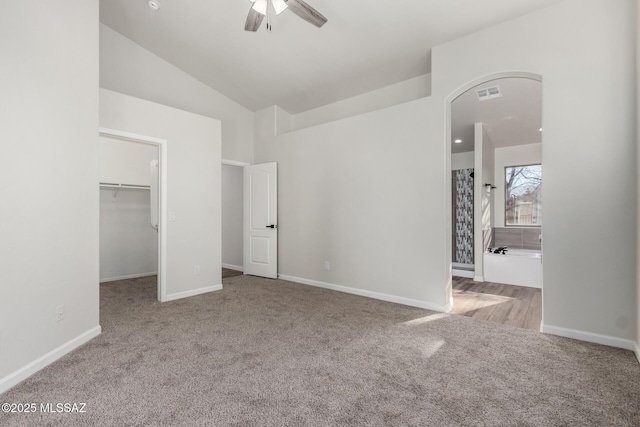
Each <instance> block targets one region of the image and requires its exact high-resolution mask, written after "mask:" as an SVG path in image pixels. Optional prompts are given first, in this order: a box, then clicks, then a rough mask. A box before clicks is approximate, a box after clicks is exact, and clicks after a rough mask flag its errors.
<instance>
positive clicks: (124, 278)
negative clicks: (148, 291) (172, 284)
mask: <svg viewBox="0 0 640 427" xmlns="http://www.w3.org/2000/svg"><path fill="white" fill-rule="evenodd" d="M157 274H158V272H157V271H152V272H150V273H140V274H129V275H127V276H119V277H107V278H105V279H100V283H106V282H115V281H116V280H127V279H137V278H138V277H148V276H156V275H157Z"/></svg>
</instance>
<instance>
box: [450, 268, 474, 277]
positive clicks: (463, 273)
mask: <svg viewBox="0 0 640 427" xmlns="http://www.w3.org/2000/svg"><path fill="white" fill-rule="evenodd" d="M451 275H452V276H458V277H466V278H467V279H473V271H470V270H457V269H455V268H454V269H452V270H451Z"/></svg>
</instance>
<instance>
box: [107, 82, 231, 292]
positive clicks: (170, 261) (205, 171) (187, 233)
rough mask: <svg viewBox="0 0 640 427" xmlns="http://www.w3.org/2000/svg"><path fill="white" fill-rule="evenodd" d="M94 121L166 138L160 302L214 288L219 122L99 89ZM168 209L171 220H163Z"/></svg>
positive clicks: (217, 243)
mask: <svg viewBox="0 0 640 427" xmlns="http://www.w3.org/2000/svg"><path fill="white" fill-rule="evenodd" d="M100 125H101V126H102V127H105V128H108V129H116V130H120V131H124V132H129V133H133V134H137V135H145V136H154V137H156V138H160V139H163V140H166V147H167V153H166V154H167V155H166V157H165V156H164V155H163V152H162V151H161V152H160V164H161V168H164V169H165V170H166V171H167V182H166V185H164V183H161V188H162V189H163V193H162V195H161V197H162V201H161V206H162V204H163V203H166V204H167V213H168V214H169V215H166V216H164V219H163V215H162V214H161V215H160V218H161V227H162V224H163V222H165V223H166V224H165V225H166V233H165V234H164V237H165V238H166V247H167V250H166V251H165V256H166V263H165V265H164V266H162V265H161V266H160V268H161V274H162V269H163V268H165V269H166V271H165V273H166V274H164V275H163V276H164V279H165V280H166V282H165V283H166V289H165V292H164V295H161V297H162V298H163V300H170V299H177V298H182V297H186V296H190V295H195V294H197V293H203V292H209V291H213V290H216V289H220V288H221V283H222V278H221V265H220V264H221V262H220V260H221V256H222V254H221V249H220V246H221V230H220V228H221V227H220V224H221V209H220V200H221V195H220V192H221V184H220V169H221V159H220V122H219V121H218V120H214V119H211V118H208V117H204V116H199V115H197V114H193V113H189V112H186V111H182V110H178V109H175V108H171V107H167V106H164V105H160V104H156V103H153V102H149V101H145V100H142V99H138V98H134V97H131V96H127V95H123V94H120V93H117V92H112V91H109V90H105V89H100ZM164 192H166V194H164ZM171 213H173V217H174V218H175V220H172V221H167V219H166V218H167V217H168V216H170V215H171ZM160 238H161V240H162V239H163V235H162V232H161V234H160ZM161 256H162V253H161ZM196 265H199V266H200V274H195V272H194V271H195V266H196Z"/></svg>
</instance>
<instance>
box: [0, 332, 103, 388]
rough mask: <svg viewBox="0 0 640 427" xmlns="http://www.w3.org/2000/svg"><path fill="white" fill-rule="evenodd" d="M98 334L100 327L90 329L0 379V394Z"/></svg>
mask: <svg viewBox="0 0 640 427" xmlns="http://www.w3.org/2000/svg"><path fill="white" fill-rule="evenodd" d="M100 332H102V328H101V327H100V325H98V326H96V327H94V328H91V329H89V330H88V331H86V332H84V333H82V334H80V335H78V336H77V337H75V338H73V339H72V340H70V341H67V342H66V343H64V344H62V345H61V346H59V347H57V348H55V349H53V350H51V351H50V352H48V353H47V354H45V355H44V356H42V357H39V358H37V359H36V360H34V361H33V362H31V363H29V364H28V365H26V366H23V367H22V368H20V369H18V370H17V371H15V372H13V373H11V374H9V375H7V376H6V377H4V378H2V379H0V394H2V393H4V392H5V391H7V390H9V389H10V388H11V387H13V386H15V385H17V384H18V383H20V382H22V381H24V380H26V379H27V378H29V377H30V376H31V375H33V374H35V373H36V372H38V371H39V370H41V369H43V368H45V367H46V366H48V365H50V364H51V363H53V362H55V361H56V360H58V359H60V358H61V357H62V356H64V355H65V354H67V353H69V352H71V351H73V350H75V349H76V348H78V347H80V346H81V345H82V344H85V343H86V342H88V341H90V340H91V339H93V338H95V337H97V336H98V335H100Z"/></svg>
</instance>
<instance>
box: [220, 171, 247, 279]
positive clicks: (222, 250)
mask: <svg viewBox="0 0 640 427" xmlns="http://www.w3.org/2000/svg"><path fill="white" fill-rule="evenodd" d="M222 164H223V165H226V166H236V167H239V168H243V173H242V176H243V179H244V167H245V166H251V163H247V162H239V161H237V160H225V159H222ZM220 182H222V179H221V180H220ZM241 191H242V192H244V182H243V185H242V190H241ZM220 196H221V197H222V193H220ZM221 202H222V200H221ZM221 204H222V203H221ZM242 212H243V215H244V194H242ZM222 226H223V227H224V224H222ZM223 252H224V248H221V251H220V258H221V259H220V265H221V266H222V267H223V268H227V267H225V265H228V264H224V263H223V262H222V253H223ZM242 253H243V261H242V264H243V265H242V271H243V272H244V221H243V224H242Z"/></svg>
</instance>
